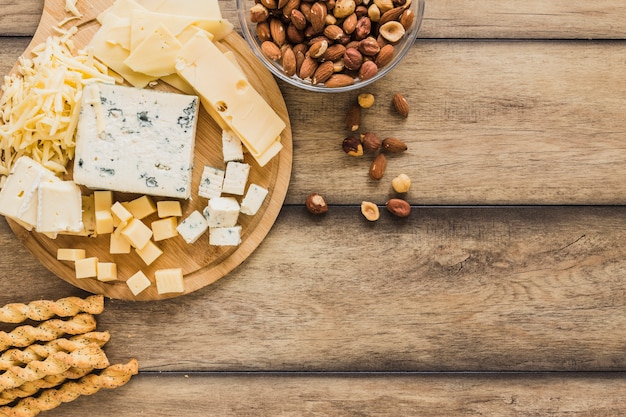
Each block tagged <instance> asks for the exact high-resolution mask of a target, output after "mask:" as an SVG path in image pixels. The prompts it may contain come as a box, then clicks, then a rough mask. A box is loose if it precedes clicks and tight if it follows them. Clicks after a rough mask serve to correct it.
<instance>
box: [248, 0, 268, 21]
mask: <svg viewBox="0 0 626 417" xmlns="http://www.w3.org/2000/svg"><path fill="white" fill-rule="evenodd" d="M269 15H270V12H269V10H267V7H265V6H263V5H262V4H261V3H257V4H255V5H254V6H252V7H251V8H250V21H251V22H252V23H259V22H265V21H266V20H267V18H268V17H269Z"/></svg>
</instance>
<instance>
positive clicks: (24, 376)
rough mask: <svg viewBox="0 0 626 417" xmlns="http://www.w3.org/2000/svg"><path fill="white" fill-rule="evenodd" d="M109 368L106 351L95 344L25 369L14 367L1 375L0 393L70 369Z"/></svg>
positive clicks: (58, 355) (52, 356)
mask: <svg viewBox="0 0 626 417" xmlns="http://www.w3.org/2000/svg"><path fill="white" fill-rule="evenodd" d="M107 366H109V360H108V359H107V357H106V355H105V353H104V351H103V350H102V349H101V348H100V346H98V345H97V344H95V343H93V344H90V345H87V346H85V347H83V348H80V349H77V350H75V351H73V352H71V353H66V352H56V353H54V354H52V355H50V356H48V357H47V358H46V359H45V360H43V361H32V362H29V363H28V364H27V365H26V366H25V367H23V368H22V367H19V366H12V367H11V368H9V369H8V370H7V371H6V372H4V373H3V374H2V375H0V391H2V390H7V389H11V388H16V387H19V386H20V385H22V384H24V383H25V382H30V381H35V380H37V379H41V378H43V377H45V376H47V375H59V374H62V373H63V372H65V371H67V370H68V369H70V368H95V369H103V368H106V367H107Z"/></svg>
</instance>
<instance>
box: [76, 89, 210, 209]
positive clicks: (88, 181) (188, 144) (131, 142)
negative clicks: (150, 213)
mask: <svg viewBox="0 0 626 417" xmlns="http://www.w3.org/2000/svg"><path fill="white" fill-rule="evenodd" d="M86 89H95V90H96V91H91V92H90V93H89V94H85V95H84V97H87V96H94V95H95V96H99V97H100V102H101V103H102V105H101V106H96V105H90V104H88V102H84V103H83V104H82V107H81V114H80V120H79V122H78V129H77V134H76V155H75V161H74V181H75V182H77V183H78V184H82V185H85V186H87V187H90V188H97V189H106V190H115V191H121V192H131V193H139V194H148V195H157V196H165V197H175V198H189V196H190V195H191V171H192V168H193V151H194V141H195V133H196V124H197V119H198V98H197V97H196V96H188V95H185V94H175V93H165V92H158V91H153V90H146V89H138V88H132V87H125V86H119V85H107V84H93V85H90V86H88V87H86ZM99 120H102V121H104V123H99V122H98V121H99ZM98 126H100V127H101V128H102V130H101V131H100V133H98V132H99V130H100V129H98Z"/></svg>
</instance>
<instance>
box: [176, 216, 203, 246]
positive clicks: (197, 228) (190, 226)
mask: <svg viewBox="0 0 626 417" xmlns="http://www.w3.org/2000/svg"><path fill="white" fill-rule="evenodd" d="M208 228H209V225H208V224H207V220H206V218H205V217H204V216H203V215H202V213H200V212H199V211H198V210H194V211H193V212H192V213H191V214H190V215H189V216H188V217H187V218H186V219H185V220H183V221H182V222H181V223H180V224H179V225H178V227H177V228H176V230H178V233H179V234H180V236H181V237H182V238H183V239H184V240H185V242H187V243H189V244H192V243H195V242H196V241H197V240H198V239H200V236H202V235H203V234H204V233H206V231H207V230H208Z"/></svg>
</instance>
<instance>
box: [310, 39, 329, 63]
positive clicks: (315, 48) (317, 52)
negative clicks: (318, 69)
mask: <svg viewBox="0 0 626 417" xmlns="http://www.w3.org/2000/svg"><path fill="white" fill-rule="evenodd" d="M326 49H328V41H327V40H326V39H322V40H319V41H317V42H315V43H314V44H313V45H311V47H310V48H309V51H308V52H307V54H308V55H309V56H310V57H311V58H315V59H317V58H321V57H322V55H324V53H325V52H326Z"/></svg>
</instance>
